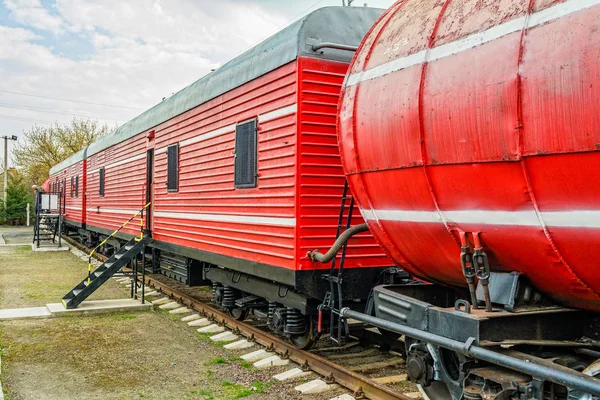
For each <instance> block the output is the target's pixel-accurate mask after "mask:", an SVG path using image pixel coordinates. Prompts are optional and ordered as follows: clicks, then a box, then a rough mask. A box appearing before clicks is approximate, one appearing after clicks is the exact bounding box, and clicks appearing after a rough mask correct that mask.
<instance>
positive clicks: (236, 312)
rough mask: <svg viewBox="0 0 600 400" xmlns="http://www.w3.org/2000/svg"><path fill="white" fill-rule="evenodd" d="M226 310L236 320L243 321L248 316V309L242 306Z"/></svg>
mask: <svg viewBox="0 0 600 400" xmlns="http://www.w3.org/2000/svg"><path fill="white" fill-rule="evenodd" d="M227 312H228V313H229V315H230V316H231V318H234V319H236V320H238V321H243V320H245V319H246V318H247V317H248V310H246V309H245V308H242V307H231V308H228V309H227Z"/></svg>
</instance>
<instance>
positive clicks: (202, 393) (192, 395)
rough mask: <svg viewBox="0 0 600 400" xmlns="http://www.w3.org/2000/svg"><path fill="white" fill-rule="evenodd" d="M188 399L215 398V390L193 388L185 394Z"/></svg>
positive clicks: (208, 399)
mask: <svg viewBox="0 0 600 400" xmlns="http://www.w3.org/2000/svg"><path fill="white" fill-rule="evenodd" d="M185 398H186V399H197V398H200V399H203V400H213V399H214V398H215V395H214V394H213V392H211V391H210V390H207V389H199V390H191V391H189V392H187V393H186V394H185Z"/></svg>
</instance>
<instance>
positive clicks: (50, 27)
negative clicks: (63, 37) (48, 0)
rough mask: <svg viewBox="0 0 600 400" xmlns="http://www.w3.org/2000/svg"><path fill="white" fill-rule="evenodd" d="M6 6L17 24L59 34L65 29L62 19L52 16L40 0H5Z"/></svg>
mask: <svg viewBox="0 0 600 400" xmlns="http://www.w3.org/2000/svg"><path fill="white" fill-rule="evenodd" d="M4 6H5V7H6V8H7V9H8V10H9V11H10V17H11V18H13V19H14V20H15V21H16V22H18V23H20V24H23V25H27V26H31V27H32V28H35V29H39V30H44V31H50V32H52V33H54V34H59V33H61V32H62V31H63V29H64V21H63V20H62V18H60V17H58V16H56V15H52V14H50V13H49V12H48V10H47V9H46V8H45V7H44V6H42V3H41V2H40V0H5V1H4Z"/></svg>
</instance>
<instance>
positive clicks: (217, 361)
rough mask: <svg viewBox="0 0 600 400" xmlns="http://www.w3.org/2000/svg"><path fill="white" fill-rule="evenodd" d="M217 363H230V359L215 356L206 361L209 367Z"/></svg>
mask: <svg viewBox="0 0 600 400" xmlns="http://www.w3.org/2000/svg"><path fill="white" fill-rule="evenodd" d="M217 364H229V361H227V360H226V359H224V358H223V357H215V358H212V359H210V360H208V361H206V362H205V363H204V365H205V366H207V367H209V366H211V365H217Z"/></svg>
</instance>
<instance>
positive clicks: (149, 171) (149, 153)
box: [146, 149, 154, 231]
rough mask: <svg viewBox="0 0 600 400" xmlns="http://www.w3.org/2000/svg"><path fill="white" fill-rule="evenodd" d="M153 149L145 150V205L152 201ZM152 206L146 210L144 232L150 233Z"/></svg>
mask: <svg viewBox="0 0 600 400" xmlns="http://www.w3.org/2000/svg"><path fill="white" fill-rule="evenodd" d="M153 179H154V149H148V150H146V204H148V203H150V202H152V201H153V200H154V193H153V192H154V185H153ZM153 209H154V204H151V205H150V206H149V207H148V208H147V209H146V230H148V231H152V210H153Z"/></svg>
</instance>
